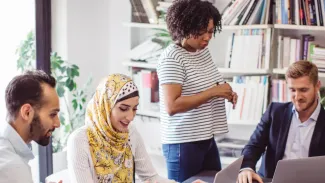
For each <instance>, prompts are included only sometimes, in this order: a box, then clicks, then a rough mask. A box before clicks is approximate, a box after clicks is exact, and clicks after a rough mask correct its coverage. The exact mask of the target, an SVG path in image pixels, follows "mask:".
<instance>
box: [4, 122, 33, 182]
mask: <svg viewBox="0 0 325 183" xmlns="http://www.w3.org/2000/svg"><path fill="white" fill-rule="evenodd" d="M33 158H34V155H33V153H32V151H31V149H30V148H29V146H28V145H27V144H26V143H25V142H24V140H23V139H22V138H21V137H20V135H19V134H18V133H17V132H16V130H15V129H14V128H13V127H12V126H11V125H9V124H5V125H4V128H3V129H1V130H0V183H9V182H10V183H22V182H24V183H32V182H33V179H32V173H31V169H30V166H29V165H28V162H29V161H30V160H31V159H33Z"/></svg>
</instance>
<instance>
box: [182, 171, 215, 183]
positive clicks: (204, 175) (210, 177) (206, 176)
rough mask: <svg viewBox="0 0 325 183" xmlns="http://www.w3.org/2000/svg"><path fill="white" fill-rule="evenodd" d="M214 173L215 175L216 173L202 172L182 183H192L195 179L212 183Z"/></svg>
mask: <svg viewBox="0 0 325 183" xmlns="http://www.w3.org/2000/svg"><path fill="white" fill-rule="evenodd" d="M216 173H217V171H203V172H201V173H199V174H197V175H195V176H193V177H191V178H189V179H187V180H185V181H184V182H183V183H192V182H193V181H195V180H197V179H200V180H202V181H204V182H208V183H210V182H211V183H213V181H214V177H215V176H216Z"/></svg>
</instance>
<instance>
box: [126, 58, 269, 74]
mask: <svg viewBox="0 0 325 183" xmlns="http://www.w3.org/2000/svg"><path fill="white" fill-rule="evenodd" d="M123 65H124V66H128V67H137V68H144V69H156V68H157V64H155V63H145V62H136V61H124V62H123ZM218 70H219V72H221V73H226V74H239V75H252V74H270V73H271V71H270V70H269V69H245V70H243V69H232V68H218Z"/></svg>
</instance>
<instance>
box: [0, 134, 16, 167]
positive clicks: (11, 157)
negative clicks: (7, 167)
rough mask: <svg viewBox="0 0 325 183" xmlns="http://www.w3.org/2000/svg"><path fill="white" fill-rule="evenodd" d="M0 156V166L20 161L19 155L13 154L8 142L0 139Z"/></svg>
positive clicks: (13, 150) (12, 148)
mask: <svg viewBox="0 0 325 183" xmlns="http://www.w3.org/2000/svg"><path fill="white" fill-rule="evenodd" d="M0 154H1V156H0V164H3V163H9V162H13V161H15V160H20V157H19V155H18V154H17V153H16V152H15V149H14V147H13V146H12V145H11V143H10V142H9V140H7V139H4V138H0Z"/></svg>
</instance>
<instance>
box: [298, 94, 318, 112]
mask: <svg viewBox="0 0 325 183" xmlns="http://www.w3.org/2000/svg"><path fill="white" fill-rule="evenodd" d="M316 101H317V96H316V95H315V96H314V98H313V99H312V100H311V101H310V102H309V103H307V104H306V107H305V108H303V109H301V110H300V111H298V112H304V111H307V110H308V109H309V108H311V107H312V106H313V104H314V103H315V102H316Z"/></svg>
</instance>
